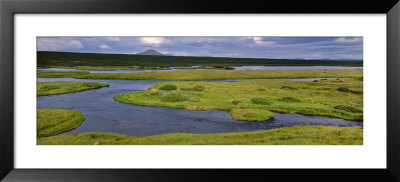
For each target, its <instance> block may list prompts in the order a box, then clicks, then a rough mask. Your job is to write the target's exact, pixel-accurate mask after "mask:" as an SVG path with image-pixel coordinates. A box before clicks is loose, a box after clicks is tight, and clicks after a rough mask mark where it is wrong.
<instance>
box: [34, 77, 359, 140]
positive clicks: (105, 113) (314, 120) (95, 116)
mask: <svg viewBox="0 0 400 182" xmlns="http://www.w3.org/2000/svg"><path fill="white" fill-rule="evenodd" d="M316 79H319V78H312V79H286V80H301V81H313V80H316ZM37 81H38V82H47V81H90V82H103V83H108V84H109V85H110V86H109V87H103V88H100V89H92V90H87V91H83V92H76V93H70V94H62V95H50V96H39V97H37V108H39V109H41V108H62V109H73V110H79V111H81V112H82V113H83V114H84V115H85V116H86V120H85V121H84V122H83V123H82V124H81V125H80V126H79V127H78V128H76V129H74V130H71V131H68V132H65V133H62V134H71V133H83V132H93V131H99V132H110V133H119V134H126V135H133V136H149V135H157V134H165V133H177V132H182V133H225V132H244V131H257V130H267V129H273V128H280V127H290V126H295V125H332V126H362V125H363V123H362V122H356V121H349V120H344V119H338V118H329V117H319V116H306V115H302V114H283V113H275V117H274V118H273V119H271V120H268V121H264V122H246V121H237V120H233V119H232V117H231V115H230V114H229V113H228V112H227V111H221V110H211V111H192V110H187V109H174V108H168V107H152V106H139V105H132V104H124V103H120V102H117V101H115V100H114V99H113V97H114V96H115V95H118V94H121V93H128V92H134V91H140V90H146V89H148V88H149V87H151V86H153V85H155V84H157V83H160V82H165V81H151V80H87V79H73V78H38V79H37ZM220 81H235V80H220Z"/></svg>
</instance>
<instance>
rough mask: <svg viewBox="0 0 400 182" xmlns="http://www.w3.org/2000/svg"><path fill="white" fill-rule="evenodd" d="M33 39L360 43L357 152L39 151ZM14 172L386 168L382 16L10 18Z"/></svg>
mask: <svg viewBox="0 0 400 182" xmlns="http://www.w3.org/2000/svg"><path fill="white" fill-rule="evenodd" d="M36 36H363V37H364V145H362V146H37V145H36ZM15 90H16V97H15V129H16V131H15V133H16V134H15V142H16V143H15V154H16V155H15V166H16V168H386V15H384V14H381V15H379V14H375V15H50V14H49V15H21V14H18V15H16V16H15Z"/></svg>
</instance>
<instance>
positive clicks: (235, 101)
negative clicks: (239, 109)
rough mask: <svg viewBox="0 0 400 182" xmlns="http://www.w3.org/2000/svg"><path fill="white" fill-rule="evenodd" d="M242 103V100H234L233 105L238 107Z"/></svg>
mask: <svg viewBox="0 0 400 182" xmlns="http://www.w3.org/2000/svg"><path fill="white" fill-rule="evenodd" d="M240 103H241V101H240V100H233V101H232V104H233V105H238V104H240Z"/></svg>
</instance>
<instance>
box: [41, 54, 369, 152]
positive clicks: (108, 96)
mask: <svg viewBox="0 0 400 182" xmlns="http://www.w3.org/2000/svg"><path fill="white" fill-rule="evenodd" d="M37 56H38V57H37V59H38V62H37V63H38V69H37V77H38V78H37V108H38V111H37V144H38V145H93V144H95V145H362V144H363V92H364V91H363V69H362V60H361V61H360V60H351V61H349V60H340V59H338V60H294V59H264V58H262V59H261V58H230V57H188V56H160V55H140V54H137V55H124V54H99V53H96V54H94V53H69V52H48V51H38V55H37Z"/></svg>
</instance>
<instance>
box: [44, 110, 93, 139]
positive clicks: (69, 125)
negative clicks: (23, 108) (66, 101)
mask: <svg viewBox="0 0 400 182" xmlns="http://www.w3.org/2000/svg"><path fill="white" fill-rule="evenodd" d="M85 119H86V118H85V116H84V115H83V114H82V113H81V112H79V111H74V110H65V109H39V110H38V111H37V137H48V136H53V135H57V134H59V133H62V132H66V131H69V130H72V129H75V128H76V127H78V126H79V125H81V123H82V122H83V121H84V120H85Z"/></svg>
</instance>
